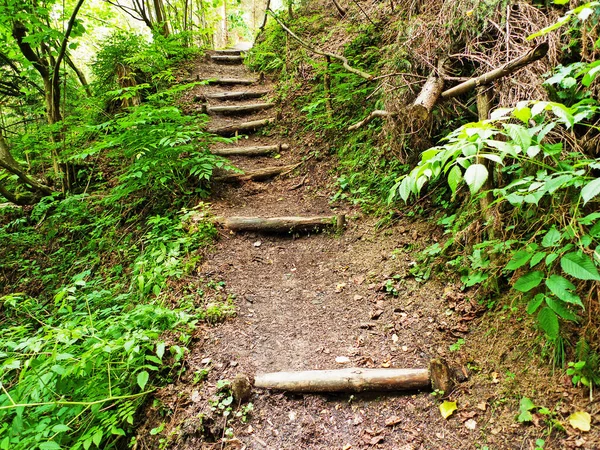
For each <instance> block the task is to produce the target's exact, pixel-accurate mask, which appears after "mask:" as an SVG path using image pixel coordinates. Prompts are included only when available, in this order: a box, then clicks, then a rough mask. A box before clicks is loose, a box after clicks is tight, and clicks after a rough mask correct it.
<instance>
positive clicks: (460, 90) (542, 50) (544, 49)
mask: <svg viewBox="0 0 600 450" xmlns="http://www.w3.org/2000/svg"><path fill="white" fill-rule="evenodd" d="M547 53H548V43H547V42H544V43H542V44H540V45H538V46H537V47H535V48H533V49H531V50H529V51H528V52H527V53H526V54H524V55H522V56H520V57H518V58H516V59H514V60H512V61H509V62H507V63H506V64H504V65H503V66H502V67H499V68H497V69H494V70H491V71H489V72H486V73H484V74H483V75H481V76H478V77H476V78H471V79H469V80H467V81H465V82H464V83H461V84H459V85H458V86H454V87H453V88H450V89H447V90H445V91H444V92H442V95H441V96H442V98H451V97H456V96H458V95H461V94H464V93H465V92H468V91H470V90H471V89H475V88H476V87H480V86H485V85H486V84H490V83H492V82H494V81H496V80H498V79H500V78H502V77H505V76H506V75H510V74H512V73H514V72H516V71H517V70H519V69H521V68H523V67H525V66H527V65H529V64H531V63H533V62H535V61H537V60H539V59H542V58H543V57H544V56H546V54H547Z"/></svg>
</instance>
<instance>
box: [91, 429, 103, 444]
mask: <svg viewBox="0 0 600 450" xmlns="http://www.w3.org/2000/svg"><path fill="white" fill-rule="evenodd" d="M102 435H103V433H102V430H98V431H96V432H95V433H94V435H93V436H92V441H94V444H96V447H98V448H99V447H100V444H101V443H102Z"/></svg>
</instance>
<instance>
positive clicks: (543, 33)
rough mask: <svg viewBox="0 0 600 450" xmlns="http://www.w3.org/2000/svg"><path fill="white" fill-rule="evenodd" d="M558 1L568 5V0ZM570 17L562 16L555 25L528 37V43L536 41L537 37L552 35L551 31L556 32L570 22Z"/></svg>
mask: <svg viewBox="0 0 600 450" xmlns="http://www.w3.org/2000/svg"><path fill="white" fill-rule="evenodd" d="M556 1H564V2H567V3H568V0H556ZM569 18H570V16H568V15H566V16H562V17H561V18H560V19H558V20H557V21H556V22H555V23H553V24H552V25H550V26H548V27H546V28H542V29H541V30H540V31H538V32H536V33H533V34H530V35H529V36H527V39H526V40H528V41H530V40H532V39H535V38H536V37H540V36H544V35H545V34H548V33H550V32H551V31H554V30H556V29H558V28H560V27H562V26H563V25H564V24H565V23H567V22H568V21H569Z"/></svg>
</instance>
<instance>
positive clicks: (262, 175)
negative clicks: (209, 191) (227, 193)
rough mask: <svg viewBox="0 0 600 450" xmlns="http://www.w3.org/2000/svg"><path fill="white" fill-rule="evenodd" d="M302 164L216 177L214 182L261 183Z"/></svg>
mask: <svg viewBox="0 0 600 450" xmlns="http://www.w3.org/2000/svg"><path fill="white" fill-rule="evenodd" d="M300 164H302V163H298V164H292V165H289V166H277V167H265V168H264V169H258V170H248V171H246V172H244V173H229V174H226V175H220V176H214V177H213V178H212V180H213V181H216V182H221V183H240V182H242V181H261V180H268V179H269V178H273V177H276V176H277V175H285V174H287V173H289V172H291V171H292V170H294V169H296V168H297V167H299V166H300Z"/></svg>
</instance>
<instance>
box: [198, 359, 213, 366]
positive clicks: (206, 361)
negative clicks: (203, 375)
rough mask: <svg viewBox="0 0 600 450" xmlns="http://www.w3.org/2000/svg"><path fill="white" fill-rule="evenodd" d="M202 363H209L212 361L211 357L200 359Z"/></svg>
mask: <svg viewBox="0 0 600 450" xmlns="http://www.w3.org/2000/svg"><path fill="white" fill-rule="evenodd" d="M200 362H201V363H202V364H204V365H205V366H207V365H209V364H210V363H211V362H212V359H210V358H204V359H203V360H202V361H200Z"/></svg>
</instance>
